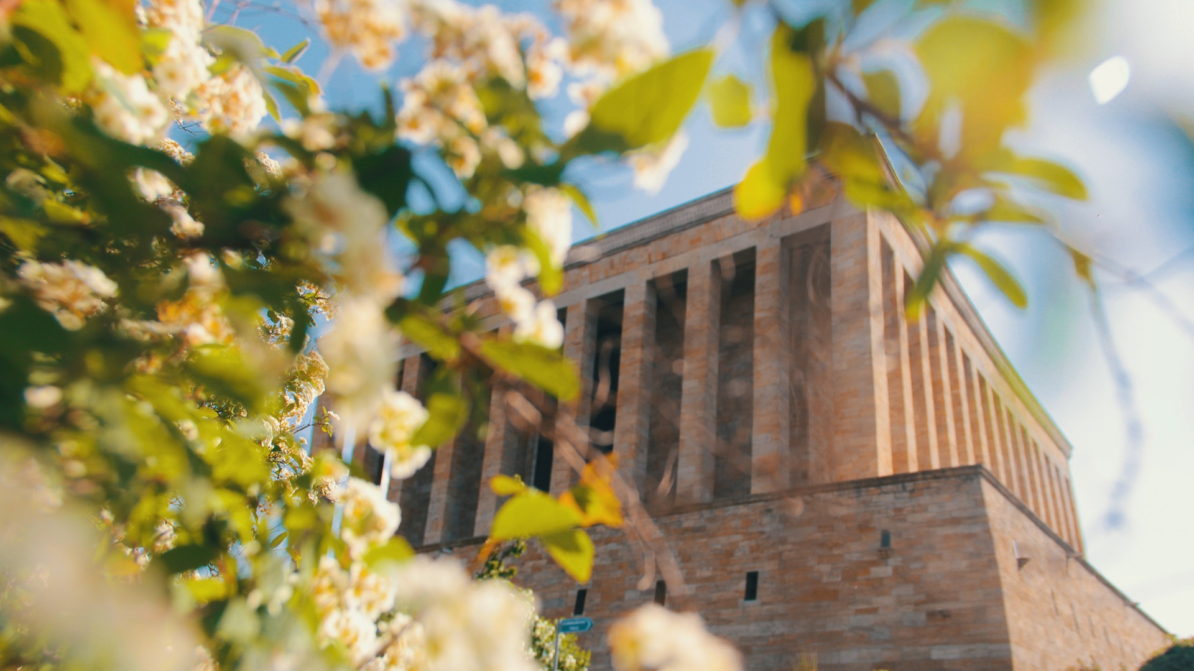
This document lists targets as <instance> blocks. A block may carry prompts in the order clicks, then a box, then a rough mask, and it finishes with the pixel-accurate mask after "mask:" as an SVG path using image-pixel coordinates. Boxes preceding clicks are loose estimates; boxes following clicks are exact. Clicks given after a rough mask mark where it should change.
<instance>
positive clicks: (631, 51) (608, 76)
mask: <svg viewBox="0 0 1194 671" xmlns="http://www.w3.org/2000/svg"><path fill="white" fill-rule="evenodd" d="M555 8H556V11H558V12H559V13H560V14H561V15H562V16H563V17H564V24H565V27H566V31H567V33H568V60H569V64H570V66H571V67H572V69H574V70H575V71H577V72H578V73H589V74H592V75H594V76H596V77H597V78H599V79H600V80H602V81H604V82H606V83H612V82H613V81H615V80H617V79H620V78H622V77H625V76H626V75H628V74H631V73H634V72H637V71H638V70H641V69H643V68H645V67H647V66H649V65H651V64H652V63H653V62H655V61H657V60H659V59H660V58H663V57H664V56H667V54H668V43H667V38H666V37H665V36H664V34H663V14H662V13H661V12H660V11H659V9H658V8H657V7H655V6H654V5H653V4H651V0H556V2H555Z"/></svg>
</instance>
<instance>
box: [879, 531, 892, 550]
mask: <svg viewBox="0 0 1194 671" xmlns="http://www.w3.org/2000/svg"><path fill="white" fill-rule="evenodd" d="M879 547H880V548H881V549H888V548H890V547H891V532H890V531H888V530H886V529H884V530H883V532H882V533H880V534H879Z"/></svg>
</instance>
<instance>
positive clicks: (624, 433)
mask: <svg viewBox="0 0 1194 671" xmlns="http://www.w3.org/2000/svg"><path fill="white" fill-rule="evenodd" d="M654 341H655V288H654V286H653V285H651V284H649V283H648V282H646V281H644V280H638V281H636V282H635V283H634V284H631V285H630V286H628V287H626V294H625V300H624V302H623V303H622V352H621V363H620V365H619V367H618V399H617V418H616V419H615V420H614V454H616V455H618V460H619V465H618V468H619V470H620V471H621V472H622V476H623V477H624V478H626V481H627V482H628V483H629V482H633V483H634V484H635V485H636V486H637V487H638V491H639V493H640V495H641V493H642V491H643V486H644V482H645V481H646V477H647V441H648V440H649V437H650V426H649V423H650V418H651V408H650V402H651V380H650V368H651V362H652V361H653V360H654V356H655V353H654V345H655V342H654Z"/></svg>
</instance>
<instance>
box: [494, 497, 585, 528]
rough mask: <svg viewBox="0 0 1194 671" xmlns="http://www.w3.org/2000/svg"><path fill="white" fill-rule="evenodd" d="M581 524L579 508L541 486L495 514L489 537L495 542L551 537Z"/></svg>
mask: <svg viewBox="0 0 1194 671" xmlns="http://www.w3.org/2000/svg"><path fill="white" fill-rule="evenodd" d="M579 525H580V516H579V515H577V514H576V511H575V510H573V509H571V508H569V507H567V506H565V505H563V504H562V503H560V502H559V501H557V500H555V499H553V498H552V497H551V496H550V495H549V494H545V493H544V492H541V491H539V490H537V489H527V490H526V491H525V492H523V493H522V494H520V495H518V496H515V497H514V498H512V499H510V500H509V501H507V502H506V503H505V505H503V506H502V507H501V509H500V510H498V511H497V514H496V515H494V516H493V530H492V531H490V533H489V538H490V539H491V540H495V541H506V540H513V539H515V538H534V537H542V536H549V535H551V534H556V533H560V532H562V531H568V530H570V529H575V528H576V527H577V526H579Z"/></svg>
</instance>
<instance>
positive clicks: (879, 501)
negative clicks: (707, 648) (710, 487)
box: [450, 466, 1163, 671]
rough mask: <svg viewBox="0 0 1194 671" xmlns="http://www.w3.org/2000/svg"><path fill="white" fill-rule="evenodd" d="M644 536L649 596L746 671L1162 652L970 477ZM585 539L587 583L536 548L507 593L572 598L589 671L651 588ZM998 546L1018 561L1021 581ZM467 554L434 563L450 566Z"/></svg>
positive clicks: (840, 490)
mask: <svg viewBox="0 0 1194 671" xmlns="http://www.w3.org/2000/svg"><path fill="white" fill-rule="evenodd" d="M655 522H656V523H657V524H658V525H659V528H660V530H661V531H662V533H663V536H664V538H665V541H666V544H667V547H668V548H670V550H671V551H672V552H674V553H675V557H676V559H677V561H678V564H679V568H680V571H681V573H682V575H683V579H684V584H683V585H677V584H668V585H667V587H666V594H667V597H666V604H665V605H667V606H668V607H669V608H674V609H679V610H686V609H695V610H697V611H698V612H700V614H701V615H702V617H704V618H705V620H706V622H707V623H708V625H709V627H710V629H711V630H712V631H714V632H715V633H717V634H718V635H720V636H724V637H726V638H728V639H729V640H731V641H733V643H734V644H735V645H736V646H738V648H739V649H740V650H741V651H742V652H743V654H744V656H745V659H746V668H748V669H751V671H788V670H789V669H791V668H793V666H795V664H796V663H797V662H798V661H799V660H800V658H801V656H802V655H804V656H808V657H814V658H815V659H816V661H817V664H818V668H820V669H822V670H823V671H871V670H873V669H879V668H884V669H891V670H892V671H913V670H915V671H921V670H924V671H928V670H942V671H944V670H946V669H949V670H957V671H961V670H976V669H991V670H995V669H999V670H1003V671H1006V670H1009V669H1014V670H1015V671H1022V670H1023V671H1035V670H1037V669H1041V670H1044V669H1049V670H1053V671H1061V670H1063V669H1066V668H1068V667H1070V666H1075V667H1076V666H1077V664H1078V663H1079V662H1083V663H1092V662H1093V663H1094V664H1097V665H1099V668H1102V669H1119V668H1121V667H1122V668H1128V669H1135V668H1137V667H1138V666H1139V664H1140V663H1141V662H1142V661H1143V660H1144V659H1146V658H1147V656H1148V653H1150V652H1152V651H1153V649H1154V648H1156V647H1159V646H1160V644H1161V643H1163V632H1162V630H1161V629H1160V628H1159V627H1157V626H1156V625H1155V624H1153V623H1152V622H1151V621H1150V620H1148V619H1147V617H1146V616H1144V615H1143V614H1142V613H1141V612H1140V611H1138V610H1137V609H1135V608H1134V607H1133V606H1131V604H1129V603H1128V602H1127V601H1126V600H1125V599H1124V598H1123V597H1122V595H1120V594H1119V593H1118V592H1115V591H1114V590H1113V589H1112V588H1110V587H1109V586H1108V585H1107V584H1106V583H1105V582H1104V581H1103V580H1102V578H1101V577H1099V576H1098V575H1097V574H1096V573H1094V572H1093V570H1092V569H1090V567H1089V566H1087V565H1086V564H1084V563H1082V562H1080V561H1078V560H1073V559H1071V560H1069V563H1068V567H1067V564H1066V560H1065V555H1066V553H1067V552H1069V548H1068V546H1066V545H1065V544H1064V543H1062V542H1061V541H1060V538H1058V537H1057V536H1055V535H1054V534H1052V533H1051V532H1048V531H1047V529H1046V528H1045V527H1044V526H1043V524H1042V523H1041V522H1040V521H1039V520H1037V519H1034V516H1033V515H1032V513H1031V512H1030V511H1029V510H1028V509H1027V508H1025V507H1024V506H1023V505H1021V504H1019V503H1018V502H1017V501H1016V500H1015V499H1014V498H1013V497H1012V495H1011V493H1010V492H1008V491H1007V490H1006V488H1004V487H1002V486H1000V485H998V484H997V483H996V481H995V479H994V477H993V476H992V475H991V474H990V473H989V472H988V471H986V470H985V469H984V468H983V467H975V466H971V467H961V468H955V469H942V470H937V471H928V472H920V473H913V474H903V475H894V476H888V477H884V478H875V479H867V480H858V481H853V482H847V483H832V484H829V485H822V486H819V487H812V488H802V489H800V490H796V491H795V492H794V494H793V495H792V496H783V495H774V494H773V495H766V496H755V497H745V498H743V499H739V500H735V501H723V502H717V503H714V504H712V505H703V506H686V507H679V508H676V509H673V510H672V511H671V512H669V513H665V514H661V515H659V516H657V517H656V518H655ZM885 538H886V541H887V545H888V547H887V548H886V549H885V548H884V547H883V546H884V542H885ZM594 540H595V541H596V545H597V565H596V566H595V569H594V572H593V580H592V581H591V582H590V583H589V584H586V585H577V584H576V583H575V582H573V581H571V580H570V579H569V578H568V577H567V576H566V575H564V574H563V572H562V571H560V570H559V569H558V568H557V567H555V565H554V564H553V563H552V562H551V560H550V559H549V558H547V557H545V556H544V555H543V554H542V553H541V552H540V551H539V550H538V549H536V548H532V549H531V551H530V552H529V553H528V555H527V556H526V557H524V558H523V559H522V560H519V561H518V563H517V565H518V566H519V570H520V572H519V575H518V578H517V581H518V582H520V584H524V585H526V586H528V587H531V588H533V589H534V590H535V593H536V594H537V596H538V597H539V598H540V599H541V605H542V608H541V611H542V613H543V614H544V615H545V616H547V617H567V616H571V615H573V614H574V612H575V611H574V607H575V604H576V594H577V591H578V590H580V589H585V590H587V594H586V599H585V607H584V612H583V614H584V615H586V616H588V617H592V618H593V619H594V621H595V623H596V628H595V629H594V631H593V632H592V633H588V634H584V635H583V638H582V643H583V645H585V646H586V647H588V648H590V649H592V650H593V651H594V659H593V662H594V663H593V666H592V668H593V671H605V670H606V669H609V668H610V665H609V657H608V653H607V650H606V647H605V642H604V641H605V638H604V637H605V633H606V631H607V630H608V626H609V624H610V623H611V622H613V621H614V620H615V619H616V618H617V617H619V616H620V615H622V614H624V613H626V612H628V611H630V610H632V609H634V608H636V607H638V606H639V605H642V604H644V603H649V602H651V601H652V599H653V598H654V595H655V594H656V586H655V582H654V580H657V579H659V574H658V573H656V574H655V575H654V576H653V578H654V579H653V580H647V581H646V583H645V584H642V583H641V582H640V581H641V580H642V579H643V576H644V566H643V564H641V561H642V555H641V554H638V553H637V552H636V549H635V548H634V547H633V546H632V545H631V544H630V543H628V542H627V541H626V537H625V536H624V535H623V533H622V532H619V531H612V530H604V531H599V532H597V533H595V534H594ZM1013 541H1014V542H1016V543H1017V545H1022V546H1023V547H1024V548H1025V551H1029V552H1033V553H1035V555H1036V556H1035V557H1034V558H1033V559H1032V561H1030V562H1029V563H1028V564H1027V565H1026V566H1025V567H1024V568H1023V569H1017V568H1016V561H1015V556H1014V553H1013V550H1012V548H1011V543H1012V542H1013ZM477 548H478V545H477V544H476V543H467V544H461V545H455V546H451V547H450V549H451V550H452V551H453V552H454V553H455V554H456V555H457V556H458V557H460V558H461V559H463V560H466V561H468V560H471V559H473V557H474V556H475V552H476V550H477ZM1034 564H1036V565H1035V566H1034ZM750 571H757V572H758V574H759V578H758V595H757V600H755V601H746V600H745V599H744V597H745V592H744V588H745V581H746V574H747V572H750ZM1034 572H1035V573H1034ZM640 587H644V588H643V589H640ZM1050 590H1052V592H1053V593H1054V594H1055V595H1056V596H1055V599H1056V600H1057V601H1058V603H1059V607H1060V608H1061V610H1060V612H1061V613H1062V616H1061V617H1058V616H1056V615H1055V614H1054V612H1053V610H1052V606H1051V605H1050V603H1051V601H1050V596H1049V595H1050ZM1063 604H1064V605H1063ZM1075 614H1076V615H1075ZM1071 616H1076V617H1078V618H1079V620H1080V623H1081V625H1080V628H1081V631H1082V633H1077V632H1076V630H1075V626H1074V625H1073V623H1071V622H1067V621H1066V620H1068V619H1070V618H1071ZM1104 629H1105V630H1106V631H1105V632H1104ZM1096 633H1097V635H1096ZM1108 641H1110V642H1108Z"/></svg>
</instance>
